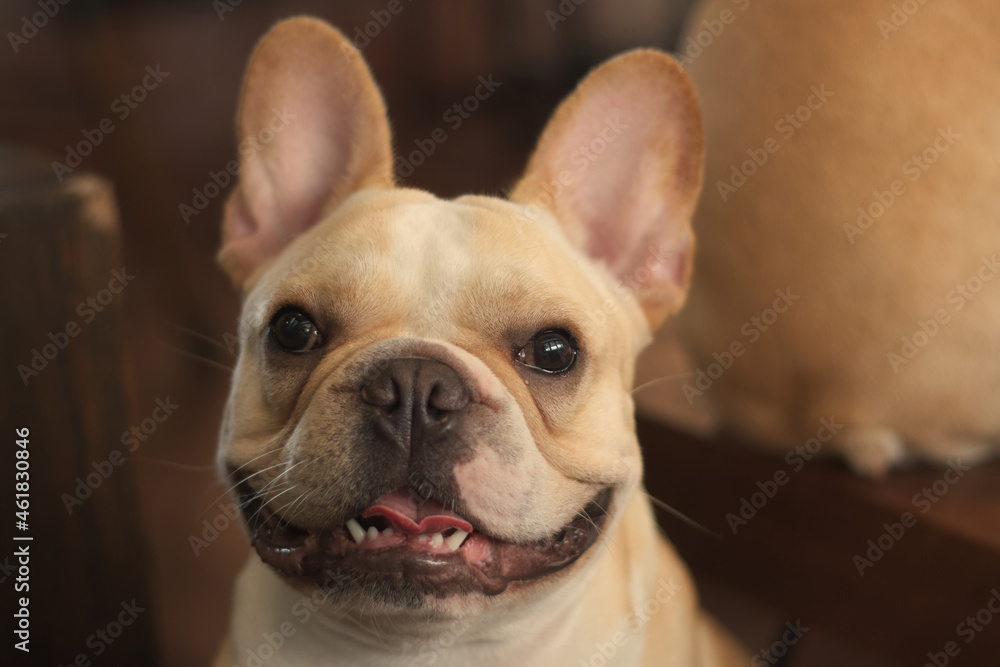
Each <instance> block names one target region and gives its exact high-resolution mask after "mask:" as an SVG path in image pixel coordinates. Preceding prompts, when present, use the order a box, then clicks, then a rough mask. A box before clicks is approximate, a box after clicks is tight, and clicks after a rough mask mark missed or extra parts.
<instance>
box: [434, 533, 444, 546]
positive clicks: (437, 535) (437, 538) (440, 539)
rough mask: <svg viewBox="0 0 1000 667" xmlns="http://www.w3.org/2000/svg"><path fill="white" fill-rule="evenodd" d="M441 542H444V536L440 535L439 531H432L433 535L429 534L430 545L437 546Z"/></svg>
mask: <svg viewBox="0 0 1000 667" xmlns="http://www.w3.org/2000/svg"><path fill="white" fill-rule="evenodd" d="M442 544H444V537H443V536H442V535H441V533H434V535H432V536H431V546H432V547H439V546H441V545H442Z"/></svg>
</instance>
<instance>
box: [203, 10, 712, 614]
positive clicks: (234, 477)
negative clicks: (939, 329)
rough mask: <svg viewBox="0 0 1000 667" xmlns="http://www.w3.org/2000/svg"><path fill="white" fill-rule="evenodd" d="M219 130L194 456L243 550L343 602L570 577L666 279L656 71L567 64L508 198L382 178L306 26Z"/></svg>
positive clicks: (613, 502) (667, 178)
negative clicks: (232, 126)
mask: <svg viewBox="0 0 1000 667" xmlns="http://www.w3.org/2000/svg"><path fill="white" fill-rule="evenodd" d="M238 127H239V138H240V142H241V143H240V160H241V161H240V168H241V173H240V182H239V185H238V187H237V188H236V190H235V191H234V193H233V195H232V198H231V199H230V201H229V203H228V205H227V209H226V218H225V224H224V231H223V237H224V238H223V247H222V250H221V254H220V261H221V262H222V264H223V266H224V267H225V268H226V270H227V272H228V273H229V274H230V276H231V277H232V278H233V280H234V282H235V283H236V284H237V285H238V286H239V287H240V288H241V289H242V291H243V295H244V303H243V313H242V316H241V333H242V347H241V351H240V356H239V361H238V364H237V368H236V371H235V374H234V378H233V388H232V393H231V396H230V399H229V404H228V407H227V411H226V415H225V418H224V423H223V427H222V434H221V442H220V460H221V462H222V464H223V466H224V469H225V474H226V475H227V476H228V478H229V481H230V483H232V484H233V485H235V489H236V493H237V494H238V497H239V500H240V503H241V504H242V507H243V511H244V513H245V516H246V518H247V522H248V525H249V530H250V532H251V533H252V539H253V542H254V545H255V547H256V550H257V552H258V554H259V555H260V557H261V558H262V559H263V560H264V561H265V562H266V563H268V564H270V565H271V566H273V567H274V568H275V569H276V570H277V571H278V572H279V573H280V574H281V575H283V576H284V577H285V578H286V580H287V581H289V582H290V583H292V584H293V585H297V586H313V585H320V586H324V587H326V588H327V589H328V593H329V599H330V600H331V601H332V603H333V604H338V605H341V606H348V605H365V608H367V609H372V608H373V607H372V605H373V603H374V604H375V605H376V606H406V607H426V608H434V609H438V610H445V609H455V608H456V606H455V605H461V606H462V608H464V609H466V610H468V609H469V608H470V605H472V606H473V607H475V606H476V605H478V606H480V607H485V606H488V605H490V604H493V603H494V602H495V601H496V600H497V599H498V597H499V598H505V596H506V598H510V597H511V596H517V595H520V596H525V595H532V594H535V591H537V590H538V588H537V587H538V586H539V585H540V582H542V581H545V582H554V581H556V580H558V579H559V578H564V577H565V576H567V573H569V572H571V571H573V570H574V569H576V568H581V567H585V563H586V562H587V561H589V560H591V554H593V553H594V552H596V551H597V550H596V549H594V548H592V547H593V546H594V544H595V542H598V541H600V540H603V539H607V538H605V537H604V535H605V534H607V532H608V531H609V530H612V529H613V527H614V524H615V522H616V520H617V518H618V517H620V516H621V513H622V511H623V509H624V507H625V505H626V504H627V502H628V501H629V499H630V497H631V496H632V495H633V492H634V491H635V490H636V488H637V487H638V486H639V484H640V478H641V469H642V466H641V458H640V454H639V448H638V444H637V441H636V437H635V433H634V427H633V415H632V409H633V405H632V400H631V397H630V387H631V383H632V376H633V367H634V359H635V356H636V354H637V353H638V351H639V349H640V348H641V347H642V346H643V345H644V344H645V343H646V342H648V340H649V338H650V332H651V330H652V329H653V328H655V326H656V325H658V324H659V322H660V321H662V319H663V318H664V317H666V316H667V315H668V314H670V313H671V312H673V311H675V310H676V309H677V308H679V307H680V305H681V303H682V301H683V298H684V295H685V293H686V289H687V284H688V279H689V274H690V266H691V262H690V256H691V251H692V243H693V241H692V238H691V232H690V228H689V224H688V221H689V217H690V215H691V212H692V209H693V207H694V203H695V199H696V197H697V194H698V191H699V188H700V181H701V160H702V144H701V142H702V139H701V127H700V122H699V115H698V110H697V104H696V101H695V97H694V94H693V91H692V89H691V86H690V85H689V83H688V80H687V78H686V76H685V75H684V74H683V73H682V71H681V69H680V68H679V66H678V65H677V64H676V63H675V62H674V61H673V60H672V59H671V58H670V57H668V56H666V55H664V54H662V53H659V52H654V51H637V52H633V53H629V54H627V55H624V56H621V57H619V58H616V59H614V60H612V61H610V62H609V63H607V64H605V65H604V66H602V67H600V68H599V69H597V70H596V71H594V72H593V73H592V74H591V75H590V76H589V77H587V79H586V80H585V81H584V82H583V83H582V84H581V85H580V87H579V88H578V89H577V91H576V92H574V93H573V94H572V95H571V96H570V97H569V99H568V100H567V101H566V102H565V103H564V104H563V105H562V106H561V107H560V108H559V110H558V111H557V112H556V114H555V116H554V117H553V119H552V121H551V122H550V123H549V126H548V128H547V129H546V130H545V132H544V134H543V136H542V138H541V140H540V142H539V145H538V148H537V150H536V152H535V154H534V155H533V157H532V158H531V161H530V163H529V165H528V169H527V173H526V175H525V176H524V177H523V179H522V180H521V181H520V182H519V183H518V184H517V186H516V187H515V188H514V190H513V192H512V194H511V196H510V199H509V200H503V199H499V198H493V197H482V196H466V197H461V198H458V199H455V200H452V201H444V200H441V199H438V198H436V197H434V196H433V195H431V194H428V193H426V192H422V191H418V190H413V189H405V188H397V187H395V186H394V183H393V162H392V150H391V147H390V138H389V126H388V122H387V119H386V114H385V108H384V105H383V102H382V99H381V97H380V95H379V92H378V89H377V88H376V86H375V84H374V82H373V80H372V78H371V74H370V72H369V71H368V69H367V67H366V66H365V64H364V62H363V60H362V58H361V56H360V54H359V53H358V52H357V51H356V50H355V49H354V47H353V46H352V45H351V44H350V42H348V41H347V40H346V39H345V38H344V37H343V36H342V35H341V34H340V33H338V32H337V31H336V30H334V29H333V28H331V27H330V26H328V25H326V24H325V23H322V22H320V21H317V20H313V19H305V18H298V19H292V20H289V21H286V22H284V23H282V24H280V25H278V26H277V27H275V28H274V29H273V30H272V31H271V32H270V33H269V34H268V35H267V36H266V37H265V38H264V39H263V41H262V42H261V43H260V45H259V46H258V47H257V49H256V51H255V52H254V55H253V57H252V59H251V61H250V65H249V68H248V72H247V75H246V80H245V83H244V88H243V98H242V104H241V107H240V113H239V120H238Z"/></svg>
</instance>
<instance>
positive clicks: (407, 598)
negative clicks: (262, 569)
mask: <svg viewBox="0 0 1000 667" xmlns="http://www.w3.org/2000/svg"><path fill="white" fill-rule="evenodd" d="M398 496H399V492H397V493H396V494H387V496H386V497H384V498H386V500H384V501H381V502H380V501H377V502H376V503H375V504H374V505H372V506H371V507H369V508H367V509H366V510H364V511H362V512H361V513H360V514H359V515H358V516H356V517H354V518H353V519H350V520H348V521H347V522H345V524H343V525H341V526H339V527H337V528H333V529H325V530H304V529H301V528H298V527H296V526H294V525H292V524H289V523H287V522H286V521H284V520H283V519H282V518H281V517H280V516H278V515H277V514H275V513H274V512H273V511H271V510H270V508H268V507H267V506H266V505H264V504H263V503H261V501H260V500H259V499H258V498H257V496H256V495H255V494H250V495H248V496H246V497H244V498H242V499H241V500H242V501H243V502H242V505H243V509H244V512H245V515H246V516H248V517H253V518H252V519H251V521H250V532H251V539H252V545H253V547H254V548H255V549H256V551H257V553H258V555H259V556H260V558H261V560H263V561H264V562H265V563H267V564H268V565H269V566H271V567H272V568H274V569H275V570H276V571H277V572H278V573H279V574H280V575H282V576H283V577H284V578H285V579H286V580H288V581H289V583H290V584H292V585H293V586H295V587H297V588H298V587H304V586H319V587H320V588H322V589H323V590H324V593H325V595H326V596H327V599H330V600H332V601H338V600H339V601H344V600H348V599H352V598H353V599H355V600H368V601H370V602H375V603H377V604H384V605H390V606H396V607H410V608H415V607H421V606H425V605H426V604H428V603H429V602H430V601H433V600H434V599H438V600H442V599H452V598H456V597H458V596H477V595H478V596H487V597H493V596H497V595H499V594H501V593H503V592H504V591H506V590H507V589H508V587H509V586H511V585H512V584H516V583H517V582H531V581H536V580H541V579H544V578H546V577H550V576H552V575H553V574H555V573H557V572H560V571H562V570H564V569H565V568H567V567H569V566H570V565H572V564H573V563H575V562H576V561H577V560H578V559H579V558H580V557H581V556H582V555H583V554H584V553H585V552H587V550H588V549H589V548H590V547H591V546H593V544H594V543H595V542H596V541H597V539H598V537H599V536H600V533H601V530H602V528H603V527H604V525H605V523H606V520H607V517H608V512H609V509H610V503H611V502H612V492H611V489H610V488H606V489H604V490H602V491H600V492H599V493H597V494H596V495H595V496H594V497H593V499H592V500H591V501H590V502H589V503H587V504H586V506H584V507H582V508H581V509H580V511H579V512H578V513H577V516H576V517H575V518H574V519H573V520H572V521H570V522H569V523H567V524H566V525H564V526H562V527H561V528H560V529H559V530H557V531H555V532H554V533H553V534H552V535H550V536H549V537H546V538H544V539H541V540H536V541H533V542H525V543H518V542H510V541H505V540H502V539H499V538H497V537H495V536H492V535H490V534H489V533H488V532H486V531H484V530H480V529H479V528H477V527H476V526H475V525H473V524H472V523H470V522H469V521H467V520H466V519H464V518H462V517H461V516H459V515H457V514H455V513H454V512H450V511H448V510H445V509H444V508H443V507H442V506H440V505H436V504H435V505H436V507H437V508H438V509H437V511H434V510H433V509H432V510H429V511H427V510H425V511H424V516H422V517H421V516H420V515H413V514H410V515H409V516H407V513H406V512H405V511H402V510H401V511H398V512H397V511H396V509H398V508H396V507H394V502H393V499H392V497H396V501H395V502H396V504H397V505H398V503H400V502H401V501H399V500H398ZM418 521H419V523H418Z"/></svg>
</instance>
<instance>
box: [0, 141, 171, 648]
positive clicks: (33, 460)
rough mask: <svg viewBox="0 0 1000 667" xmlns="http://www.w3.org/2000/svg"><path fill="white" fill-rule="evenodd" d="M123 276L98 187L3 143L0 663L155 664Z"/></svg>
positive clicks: (110, 214)
mask: <svg viewBox="0 0 1000 667" xmlns="http://www.w3.org/2000/svg"><path fill="white" fill-rule="evenodd" d="M126 271H127V269H126V267H125V266H124V265H123V263H122V256H121V230H120V228H119V224H118V212H117V207H116V205H115V200H114V194H113V189H112V187H111V185H110V184H109V183H108V182H106V181H105V180H103V179H101V178H98V177H96V176H93V175H88V174H73V175H71V176H68V177H66V178H65V179H64V180H63V182H62V183H59V182H58V180H57V178H56V176H55V174H54V173H53V170H52V168H51V167H50V164H49V162H48V161H47V160H43V159H41V158H37V157H34V156H29V155H27V154H26V153H24V152H22V151H17V150H15V149H12V148H9V147H0V308H2V315H0V425H2V430H0V462H2V463H0V470H2V473H0V474H2V479H3V481H2V483H0V494H3V495H2V497H0V507H2V508H4V510H3V515H2V517H0V520H2V521H3V524H4V525H5V526H6V527H7V529H6V530H4V531H3V534H4V535H7V537H6V538H4V543H3V544H2V545H0V580H2V581H3V583H2V590H3V597H4V601H5V603H6V604H7V610H8V611H7V613H4V614H3V621H2V626H3V632H2V633H0V636H2V637H3V643H4V654H5V655H9V656H10V659H9V661H4V664H11V665H85V664H93V665H130V666H134V665H144V666H148V665H156V664H158V659H157V657H156V652H155V648H154V636H153V629H152V628H153V624H152V611H151V606H152V605H151V602H152V601H151V600H150V597H149V590H148V588H147V584H146V576H145V570H146V567H147V559H146V558H145V555H146V554H145V549H144V545H143V540H142V536H141V531H140V526H139V520H138V507H137V504H136V493H135V487H134V480H133V475H132V468H131V465H130V463H129V460H128V458H127V456H122V453H123V450H124V447H123V446H122V443H121V442H120V440H121V437H122V433H123V432H124V431H125V430H127V429H128V427H129V425H130V424H131V423H132V420H131V419H130V414H131V411H130V410H129V403H130V402H129V397H128V391H127V388H126V384H125V382H124V374H123V363H122V332H123V326H124V322H123V319H122V308H121V304H122V298H127V294H128V287H127V285H125V286H124V289H122V287H123V285H122V283H123V282H124V283H127V282H128V278H127V276H123V275H122V274H123V273H125V272H126ZM116 272H117V273H116ZM88 299H91V300H93V301H91V302H88ZM17 429H28V431H29V434H28V436H27V440H28V444H27V450H28V451H29V454H28V459H27V460H28V461H29V462H30V469H29V471H28V472H29V473H30V480H29V481H30V508H29V510H28V515H27V517H26V518H27V521H26V523H27V529H26V530H21V529H19V527H18V526H17V522H18V521H19V520H20V519H21V517H16V516H15V509H16V508H15V497H14V494H15V492H16V487H15V472H16V470H15V465H16V461H17V460H18V459H17V458H16V457H17V456H18V455H17V453H16V452H17V451H18V450H19V449H23V448H22V447H21V446H20V445H18V443H17V440H19V439H20V438H19V436H18V435H17V433H16V430H17ZM21 456H24V455H21ZM22 467H23V464H22ZM22 488H23V487H22ZM10 532H13V533H14V535H15V536H19V537H26V536H30V537H31V538H32V539H31V541H15V540H14V539H12V538H11V536H10ZM24 546H28V549H29V552H30V559H29V561H28V569H29V575H28V576H29V577H30V579H29V581H28V584H29V586H30V589H29V590H28V591H27V592H17V591H15V590H14V584H15V583H18V582H17V579H18V577H19V576H20V575H19V573H18V568H19V567H20V565H19V562H18V560H19V559H18V558H17V557H16V556H15V555H14V553H15V550H16V549H19V548H21V547H24ZM21 597H28V599H29V605H28V609H29V613H30V621H29V623H30V625H29V629H30V643H29V646H30V653H23V652H21V651H19V650H17V649H16V648H15V647H14V644H15V642H17V641H18V638H17V637H16V635H15V634H14V632H13V630H14V629H15V628H16V626H17V622H18V620H17V619H16V618H15V617H14V613H16V611H17V609H18V607H19V604H18V600H19V598H21ZM81 656H82V657H81Z"/></svg>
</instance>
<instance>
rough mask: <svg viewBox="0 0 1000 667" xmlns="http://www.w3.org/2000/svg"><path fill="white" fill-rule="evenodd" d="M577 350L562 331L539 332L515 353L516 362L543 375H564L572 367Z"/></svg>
mask: <svg viewBox="0 0 1000 667" xmlns="http://www.w3.org/2000/svg"><path fill="white" fill-rule="evenodd" d="M576 355H577V349H576V345H575V344H574V343H573V340H572V339H571V338H570V337H569V335H568V334H566V333H564V332H562V331H555V330H550V331H540V332H538V333H537V334H535V337H534V338H532V339H531V340H530V341H528V344H527V345H525V346H524V347H522V348H521V351H520V352H518V353H517V361H518V362H520V363H522V364H524V365H525V366H527V367H528V368H531V369H534V370H536V371H541V372H543V373H564V372H566V371H568V370H569V369H570V368H572V367H573V363H574V362H575V361H576Z"/></svg>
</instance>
